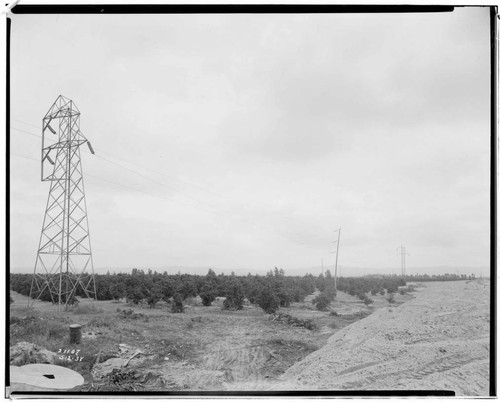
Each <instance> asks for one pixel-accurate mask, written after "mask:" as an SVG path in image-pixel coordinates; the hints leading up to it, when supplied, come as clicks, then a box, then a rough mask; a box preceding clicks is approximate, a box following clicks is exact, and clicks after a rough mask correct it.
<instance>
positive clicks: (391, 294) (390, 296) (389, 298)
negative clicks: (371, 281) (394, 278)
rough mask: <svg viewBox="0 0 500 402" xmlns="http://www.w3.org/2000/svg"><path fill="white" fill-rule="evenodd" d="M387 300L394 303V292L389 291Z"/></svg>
mask: <svg viewBox="0 0 500 402" xmlns="http://www.w3.org/2000/svg"><path fill="white" fill-rule="evenodd" d="M387 301H388V302H389V303H390V304H392V303H394V293H389V294H388V297H387Z"/></svg>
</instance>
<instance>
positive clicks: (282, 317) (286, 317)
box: [269, 313, 318, 331]
mask: <svg viewBox="0 0 500 402" xmlns="http://www.w3.org/2000/svg"><path fill="white" fill-rule="evenodd" d="M269 319H270V320H271V321H280V322H284V323H286V324H288V325H291V326H292V327H304V328H306V329H309V330H311V331H312V330H314V329H317V328H318V326H317V325H316V323H315V322H314V321H313V320H309V319H308V320H302V319H300V318H297V317H294V316H293V315H290V314H283V313H278V314H272V315H271V316H270V317H269Z"/></svg>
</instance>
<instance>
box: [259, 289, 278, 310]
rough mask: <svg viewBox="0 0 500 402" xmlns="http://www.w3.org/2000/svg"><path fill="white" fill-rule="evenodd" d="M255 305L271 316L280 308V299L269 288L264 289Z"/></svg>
mask: <svg viewBox="0 0 500 402" xmlns="http://www.w3.org/2000/svg"><path fill="white" fill-rule="evenodd" d="M257 304H258V305H259V307H260V308H262V310H264V311H265V312H266V313H267V314H273V313H275V312H276V311H277V310H278V309H279V308H280V299H279V298H278V297H277V296H276V295H275V294H274V292H273V291H272V290H271V289H270V288H265V289H264V290H263V291H262V292H261V293H260V295H259V297H258V298H257Z"/></svg>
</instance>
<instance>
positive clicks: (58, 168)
mask: <svg viewBox="0 0 500 402" xmlns="http://www.w3.org/2000/svg"><path fill="white" fill-rule="evenodd" d="M42 124H43V126H42V127H43V128H42V161H41V162H42V163H41V164H42V166H41V170H42V181H48V182H50V191H49V197H48V200H47V207H46V209H45V216H44V220H43V226H42V233H41V235H40V243H39V246H38V253H37V258H36V262H35V269H34V274H33V280H32V283H31V290H30V301H29V303H30V304H32V303H34V302H35V301H36V300H38V299H40V298H41V297H42V299H43V300H47V301H50V300H51V301H52V302H53V303H54V304H58V305H59V307H60V308H61V307H64V308H67V306H68V304H70V303H72V300H73V298H74V296H75V295H77V292H78V294H80V295H83V294H84V295H85V296H86V297H88V298H90V299H95V296H96V286H95V279H94V267H93V262H92V250H91V246H90V233H89V227H88V219H87V206H86V202H85V189H84V185H83V173H82V161H81V158H80V146H81V145H83V144H85V143H87V145H88V147H89V149H90V151H91V152H92V153H94V151H93V149H92V146H91V145H90V142H89V141H88V140H87V139H86V138H85V137H84V136H83V134H82V132H81V131H80V111H79V110H78V109H77V107H76V106H75V104H74V103H73V101H72V100H70V99H68V98H65V97H64V96H62V95H60V96H59V97H58V98H57V99H56V101H55V102H54V104H53V105H52V106H51V108H50V109H49V111H48V112H47V114H46V115H45V117H44V118H43V122H42ZM51 136H55V142H53V141H54V140H52V139H51V138H50V137H51ZM48 143H50V145H47V144H48Z"/></svg>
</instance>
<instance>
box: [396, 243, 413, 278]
mask: <svg viewBox="0 0 500 402" xmlns="http://www.w3.org/2000/svg"><path fill="white" fill-rule="evenodd" d="M397 253H398V254H401V276H403V277H404V276H405V275H406V256H407V255H410V253H407V252H406V247H405V246H403V245H401V247H398V248H397Z"/></svg>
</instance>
